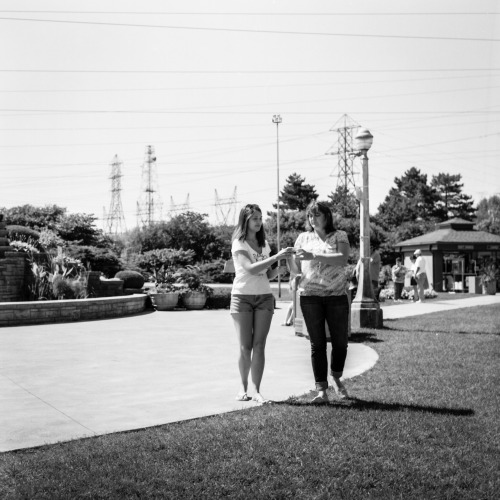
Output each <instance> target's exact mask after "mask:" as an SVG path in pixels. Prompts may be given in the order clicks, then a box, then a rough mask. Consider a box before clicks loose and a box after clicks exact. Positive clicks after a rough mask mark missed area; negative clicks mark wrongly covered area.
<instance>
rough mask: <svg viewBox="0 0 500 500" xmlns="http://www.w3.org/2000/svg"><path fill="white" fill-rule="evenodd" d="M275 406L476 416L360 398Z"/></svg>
mask: <svg viewBox="0 0 500 500" xmlns="http://www.w3.org/2000/svg"><path fill="white" fill-rule="evenodd" d="M273 404H275V405H289V406H324V407H325V408H328V407H330V408H345V409H346V410H357V411H367V410H382V411H415V412H423V413H433V414H436V415H454V416H458V417H470V416H472V415H474V414H475V412H474V410H472V409H469V408H439V407H436V406H427V405H425V406H422V405H411V404H402V403H382V402H380V401H367V400H364V399H359V398H349V399H345V400H339V401H330V403H329V404H324V403H311V402H309V401H302V400H301V399H298V398H294V397H291V398H289V399H287V400H285V401H275V402H273Z"/></svg>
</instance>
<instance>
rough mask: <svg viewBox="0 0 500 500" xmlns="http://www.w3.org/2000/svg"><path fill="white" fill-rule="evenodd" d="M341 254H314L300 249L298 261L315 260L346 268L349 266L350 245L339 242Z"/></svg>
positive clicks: (297, 255)
mask: <svg viewBox="0 0 500 500" xmlns="http://www.w3.org/2000/svg"><path fill="white" fill-rule="evenodd" d="M338 249H339V252H337V253H325V254H322V253H313V252H308V251H307V250H303V249H301V248H300V249H298V250H297V254H296V259H297V260H299V261H301V260H315V261H317V262H321V263H322V264H328V265H329V266H345V265H347V259H348V257H349V252H350V247H349V243H346V242H339V243H338Z"/></svg>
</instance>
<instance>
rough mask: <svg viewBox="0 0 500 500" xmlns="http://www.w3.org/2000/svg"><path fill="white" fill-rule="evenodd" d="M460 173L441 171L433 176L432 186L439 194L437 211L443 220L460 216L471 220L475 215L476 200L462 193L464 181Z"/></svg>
mask: <svg viewBox="0 0 500 500" xmlns="http://www.w3.org/2000/svg"><path fill="white" fill-rule="evenodd" d="M461 179H462V176H461V175H460V174H457V175H451V174H444V173H439V174H438V175H435V176H433V177H432V181H431V186H432V187H433V188H434V189H435V190H436V192H437V193H438V195H439V200H438V201H437V203H436V211H437V213H438V216H439V218H440V219H441V220H446V219H451V218H453V217H460V218H462V219H466V220H470V219H471V218H472V216H473V215H474V212H475V210H474V207H473V205H474V201H473V200H472V197H471V196H468V195H466V194H463V193H462V188H463V187H464V185H463V183H460V180H461Z"/></svg>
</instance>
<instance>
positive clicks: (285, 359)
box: [0, 295, 500, 452]
mask: <svg viewBox="0 0 500 500" xmlns="http://www.w3.org/2000/svg"><path fill="white" fill-rule="evenodd" d="M490 303H494V304H499V305H500V295H499V296H479V297H473V298H468V299H461V300H456V301H441V302H432V301H429V303H428V304H425V303H424V304H409V305H403V304H402V305H394V306H391V307H387V308H384V318H385V319H388V318H396V317H404V316H413V315H415V314H425V313H428V312H434V311H438V310H445V309H452V308H457V307H469V306H475V305H482V304H490ZM287 306H288V303H278V307H280V309H279V310H277V311H276V315H275V318H274V321H273V324H272V326H271V332H270V335H269V338H268V344H267V348H266V354H267V360H266V370H265V374H264V380H263V384H262V393H263V394H264V396H265V397H267V398H269V399H272V400H283V399H286V398H288V397H289V396H292V395H300V394H304V393H306V392H308V391H309V390H310V389H312V388H313V386H314V382H313V378H312V372H311V366H310V357H309V342H308V341H307V340H306V339H304V338H301V337H297V336H295V334H294V330H293V328H290V327H283V326H281V325H280V323H281V322H282V320H283V319H284V315H285V313H286V309H287ZM237 353H238V345H237V339H236V337H235V335H234V330H233V325H232V320H231V318H230V316H229V313H228V311H227V310H216V311H206V310H204V311H189V312H155V313H148V314H143V315H139V316H134V317H127V318H119V319H112V320H103V321H91V322H81V323H65V324H55V325H40V326H20V327H9V328H1V329H0V451H3V452H4V451H8V450H15V449H20V448H28V447H33V446H39V445H42V444H47V443H55V442H58V441H67V440H71V439H76V438H81V437H85V436H96V435H100V434H106V433H112V432H118V431H124V430H131V429H138V428H143V427H148V426H153V425H161V424H165V423H169V422H175V421H180V420H186V419H191V418H197V417H202V416H207V415H214V414H219V413H223V412H229V411H234V410H239V409H242V408H248V407H251V406H253V405H255V403H252V402H246V403H241V402H237V401H235V399H234V396H235V395H236V392H237V389H238V380H239V375H238V370H237V364H236V360H237ZM377 359H378V355H377V353H376V352H375V351H374V350H373V349H371V348H370V347H368V346H365V345H362V344H357V343H352V344H349V351H348V358H347V363H346V369H345V374H344V378H351V377H354V376H356V375H359V374H360V373H362V372H364V371H366V370H368V369H370V368H371V367H372V366H373V365H374V364H375V363H376V361H377Z"/></svg>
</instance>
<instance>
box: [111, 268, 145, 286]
mask: <svg viewBox="0 0 500 500" xmlns="http://www.w3.org/2000/svg"><path fill="white" fill-rule="evenodd" d="M115 278H118V279H120V280H123V287H124V288H142V287H143V285H144V277H143V276H142V274H141V273H138V272H137V271H118V272H117V273H116V274H115Z"/></svg>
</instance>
